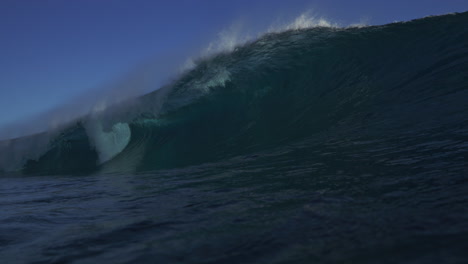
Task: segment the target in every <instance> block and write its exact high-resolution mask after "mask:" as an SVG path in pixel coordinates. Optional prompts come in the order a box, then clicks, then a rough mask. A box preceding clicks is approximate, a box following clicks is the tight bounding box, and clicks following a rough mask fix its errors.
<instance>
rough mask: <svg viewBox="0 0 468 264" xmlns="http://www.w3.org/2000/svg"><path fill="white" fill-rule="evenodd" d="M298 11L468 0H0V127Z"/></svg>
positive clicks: (340, 12) (386, 16)
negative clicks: (234, 30)
mask: <svg viewBox="0 0 468 264" xmlns="http://www.w3.org/2000/svg"><path fill="white" fill-rule="evenodd" d="M306 10H312V12H313V13H314V14H316V15H318V16H323V17H325V18H327V19H329V20H331V21H333V22H337V23H340V24H342V25H347V24H351V23H356V22H359V21H361V20H365V21H367V22H368V23H369V24H385V23H389V22H393V21H403V20H410V19H414V18H420V17H423V16H427V15H439V14H445V13H449V12H464V11H467V10H468V1H466V0H443V1H442V0H393V1H388V0H361V1H358V0H356V1H353V0H322V1H321V0H315V1H314V0H312V1H304V0H300V1H294V0H288V1H283V0H258V1H256V0H232V1H222V0H197V1H196V0H192V1H188V0H167V1H159V0H152V1H151V0H148V1H142V0H128V1H120V0H112V1H111V0H79V1H78V0H77V1H71V0H69V1H65V0H21V1H18V0H2V1H0V127H2V126H5V124H8V123H11V122H16V121H18V120H23V119H25V118H28V117H31V116H35V115H37V114H39V113H41V112H44V111H48V110H50V109H54V108H56V107H57V106H59V105H62V104H66V103H68V102H71V101H73V98H76V97H77V96H81V95H83V94H86V93H87V94H89V95H91V96H92V94H93V93H94V92H95V91H96V90H98V89H101V87H103V86H111V85H112V84H113V83H116V82H118V80H119V79H121V78H122V76H125V75H126V74H127V73H128V72H129V71H131V70H133V69H135V67H137V66H138V65H140V64H142V63H147V62H148V61H152V62H153V63H155V62H156V61H157V62H158V63H157V64H158V65H159V67H162V66H161V65H164V64H166V63H167V65H170V64H171V63H170V61H171V58H172V57H174V58H175V57H178V56H179V57H182V56H188V55H194V53H196V52H197V51H198V50H199V49H201V48H203V46H204V45H207V44H208V43H209V42H210V41H211V40H213V39H214V38H215V37H216V34H217V33H218V32H220V31H221V30H223V29H225V28H227V27H229V26H230V25H231V24H232V23H233V22H235V21H243V22H245V24H247V25H249V27H251V28H254V30H256V29H260V28H262V27H266V26H268V25H269V24H271V23H274V22H275V21H278V20H288V19H291V18H293V17H295V16H298V15H300V14H301V13H303V12H304V11H306ZM174 60H175V59H174ZM159 62H161V63H159Z"/></svg>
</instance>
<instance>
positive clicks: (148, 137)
mask: <svg viewBox="0 0 468 264" xmlns="http://www.w3.org/2000/svg"><path fill="white" fill-rule="evenodd" d="M466 25H468V13H462V14H453V15H446V16H439V17H429V18H424V19H420V20H415V21H411V22H406V23H395V24H389V25H384V26H372V27H364V28H330V27H316V28H310V29H300V30H290V31H286V32H281V33H272V34H267V35H264V36H263V37H261V38H259V39H257V40H256V41H253V42H250V43H248V44H246V45H243V46H240V47H237V48H236V49H234V50H233V51H231V52H227V53H221V54H217V55H216V56H212V57H211V58H208V59H204V60H201V61H200V62H199V63H198V65H197V66H196V67H195V68H194V69H193V70H191V71H190V72H187V73H185V74H184V75H182V76H181V77H180V78H179V79H178V80H177V81H175V82H173V83H172V84H171V85H168V86H166V87H163V88H161V89H160V90H158V91H156V92H153V93H150V94H147V95H144V96H142V97H140V98H138V99H137V100H136V102H133V103H132V104H131V105H128V106H126V107H115V109H114V110H112V111H110V110H109V111H107V112H106V111H105V112H104V113H101V114H99V115H92V116H91V115H90V116H87V117H84V118H82V119H81V120H79V121H77V122H76V124H75V125H69V126H68V127H66V128H64V129H62V130H61V131H59V132H56V133H55V134H54V135H53V136H52V139H51V140H49V143H48V146H47V147H45V148H42V152H40V154H37V153H36V154H34V155H31V154H30V153H26V154H25V153H24V151H23V154H24V155H22V157H21V158H18V159H17V161H19V164H20V166H19V170H20V171H21V172H22V173H24V174H87V173H98V172H144V171H152V170H156V169H170V168H177V167H185V166H193V165H199V164H203V163H213V162H220V161H225V160H227V159H231V158H235V157H240V156H246V155H254V156H255V155H261V153H266V152H268V151H282V150H284V149H287V148H290V147H291V146H297V145H300V146H302V147H303V148H304V149H305V150H307V151H305V153H304V155H305V156H307V155H311V154H310V153H311V151H312V152H313V151H320V150H321V149H323V148H324V144H325V143H330V142H334V143H333V144H334V146H336V147H337V148H343V150H344V149H348V148H356V149H359V150H360V151H359V152H360V153H368V154H369V155H370V153H377V152H379V153H380V152H382V153H381V156H372V155H370V156H369V158H370V159H371V160H369V162H372V161H375V162H376V161H377V160H380V161H382V164H383V163H385V162H390V160H392V162H394V163H401V164H403V163H408V164H419V165H420V166H422V167H424V166H426V165H428V166H429V164H433V162H434V160H435V159H438V158H442V157H443V159H444V160H447V162H451V163H452V165H453V166H454V167H452V168H453V169H456V168H459V169H461V167H460V166H461V163H459V164H456V160H457V157H460V156H459V155H460V154H461V153H464V154H466V142H467V141H468V140H467V139H468V138H467V132H468V103H467V102H468V72H467V70H466V69H468V28H467V27H466ZM36 137H38V138H40V137H41V136H40V135H39V136H36ZM49 137H50V135H49ZM28 140H29V141H31V139H30V138H28ZM22 141H24V140H22V139H17V140H15V142H9V143H8V144H6V143H4V144H3V148H4V149H7V150H8V151H10V152H12V151H13V149H17V145H19V144H20V143H21V142H22ZM443 142H445V143H446V144H443ZM440 144H442V145H440ZM410 146H412V147H413V149H412V150H411V151H410ZM431 146H432V147H431ZM23 149H24V148H23ZM405 149H407V150H408V151H406V152H405V151H404V150H405ZM26 152H27V151H26ZM15 156H18V154H15ZM8 158H9V159H11V157H8ZM3 159H4V160H6V157H5V158H3ZM3 163H5V164H7V163H8V164H9V165H11V162H6V161H3ZM387 165H388V164H387ZM4 167H5V166H4ZM17 169H18V168H17ZM3 170H8V169H7V168H3ZM465 170H466V168H465Z"/></svg>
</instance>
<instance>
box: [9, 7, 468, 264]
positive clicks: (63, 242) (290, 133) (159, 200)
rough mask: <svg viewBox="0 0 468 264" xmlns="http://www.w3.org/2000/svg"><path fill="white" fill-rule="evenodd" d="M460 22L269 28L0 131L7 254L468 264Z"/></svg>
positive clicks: (467, 145) (454, 17)
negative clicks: (64, 116) (164, 81)
mask: <svg viewBox="0 0 468 264" xmlns="http://www.w3.org/2000/svg"><path fill="white" fill-rule="evenodd" d="M467 25H468V13H461V14H449V15H444V16H437V17H428V18H423V19H419V20H414V21H410V22H404V23H394V24H389V25H383V26H371V27H359V28H358V27H354V28H336V27H330V26H319V27H312V28H294V29H290V30H286V31H283V32H277V33H269V34H266V35H264V36H262V37H260V38H258V39H257V40H254V41H251V42H249V43H246V44H244V45H241V46H238V47H236V48H233V49H232V50H229V51H225V52H221V53H217V54H214V55H211V56H210V57H207V58H204V59H201V60H199V61H197V62H196V66H195V67H193V68H192V69H191V70H189V71H186V72H185V73H184V74H182V75H181V76H180V77H179V78H178V79H176V80H175V81H174V82H172V83H170V84H169V85H167V86H164V87H162V88H161V89H159V90H157V91H155V92H153V93H150V94H147V95H144V96H142V97H140V98H137V99H135V100H132V101H131V102H127V103H124V104H122V105H118V106H113V107H110V108H107V109H105V110H102V111H95V112H92V113H90V114H89V115H87V116H85V117H83V118H80V119H78V120H75V121H73V122H71V123H69V124H66V125H63V126H62V127H61V128H60V129H56V130H54V131H48V132H44V133H41V134H36V135H32V136H28V137H23V138H17V139H13V140H8V141H3V142H0V168H1V171H2V172H1V177H0V208H1V211H0V261H1V262H2V263H466V262H467V261H468V254H467V253H466V252H468V160H467V159H468V70H467V69H468V27H467Z"/></svg>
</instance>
